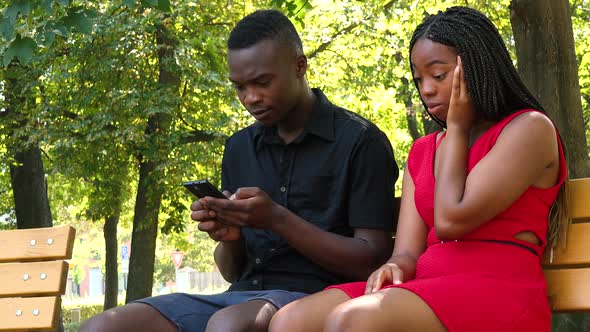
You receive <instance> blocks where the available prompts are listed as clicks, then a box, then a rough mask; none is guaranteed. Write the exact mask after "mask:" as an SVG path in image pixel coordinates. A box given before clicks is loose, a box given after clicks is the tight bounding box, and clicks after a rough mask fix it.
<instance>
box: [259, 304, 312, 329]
mask: <svg viewBox="0 0 590 332" xmlns="http://www.w3.org/2000/svg"><path fill="white" fill-rule="evenodd" d="M304 316H305V314H304V313H303V310H302V308H301V306H300V305H299V302H292V303H289V304H288V305H286V306H284V307H283V308H281V310H279V311H278V312H277V313H276V314H275V315H274V316H273V317H272V320H271V321H270V326H269V328H268V332H282V331H293V332H296V331H303V330H302V328H303V326H301V325H300V324H301V323H302V322H303V319H304Z"/></svg>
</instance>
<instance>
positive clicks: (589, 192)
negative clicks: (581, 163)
mask: <svg viewBox="0 0 590 332" xmlns="http://www.w3.org/2000/svg"><path fill="white" fill-rule="evenodd" d="M568 184H569V195H568V202H569V206H568V210H569V215H570V218H572V219H580V218H588V217H590V178H582V179H571V180H569V183H568Z"/></svg>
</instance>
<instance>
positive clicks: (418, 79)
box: [414, 77, 422, 84]
mask: <svg viewBox="0 0 590 332" xmlns="http://www.w3.org/2000/svg"><path fill="white" fill-rule="evenodd" d="M414 83H416V84H420V83H422V77H414Z"/></svg>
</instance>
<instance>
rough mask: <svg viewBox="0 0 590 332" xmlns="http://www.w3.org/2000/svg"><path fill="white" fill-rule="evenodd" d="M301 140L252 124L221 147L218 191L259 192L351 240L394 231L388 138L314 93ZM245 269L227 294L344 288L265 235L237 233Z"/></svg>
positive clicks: (393, 170)
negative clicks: (366, 232)
mask: <svg viewBox="0 0 590 332" xmlns="http://www.w3.org/2000/svg"><path fill="white" fill-rule="evenodd" d="M313 92H314V93H315V95H316V97H317V98H316V103H315V105H314V108H313V111H312V115H311V116H310V119H309V120H308V122H307V123H306V125H305V127H304V130H303V132H302V134H301V135H300V136H299V137H298V138H296V139H295V140H294V141H293V142H291V143H289V144H285V143H284V141H283V140H282V139H281V138H280V137H279V136H278V134H277V128H275V127H264V126H262V125H261V124H260V123H258V122H257V123H255V124H253V125H251V126H249V127H246V128H244V129H242V130H240V131H238V132H236V133H235V134H234V135H232V136H231V137H230V138H228V139H227V141H226V143H225V151H224V156H223V162H222V188H223V190H229V191H230V192H232V193H233V192H235V191H236V190H237V189H238V188H240V187H259V188H261V189H262V190H264V191H265V192H266V193H267V194H268V195H269V196H270V197H271V198H272V199H273V201H274V202H276V203H278V204H281V205H282V206H284V207H286V208H287V209H289V210H290V211H291V212H293V213H294V214H296V215H298V216H299V217H301V218H302V219H304V220H306V221H307V222H310V223H312V224H314V225H316V226H317V227H319V228H321V229H323V230H326V231H328V232H333V233H336V234H339V235H342V236H349V237H352V236H353V233H354V229H355V228H369V229H379V230H383V231H387V232H391V231H393V228H394V223H395V222H396V221H395V220H394V202H393V200H394V185H395V181H396V180H397V177H398V174H399V170H398V167H397V165H396V162H395V159H394V157H393V149H392V147H391V143H390V142H389V139H388V138H387V136H386V135H385V134H384V133H383V132H382V131H381V130H379V128H377V126H375V125H374V124H373V123H371V122H370V121H368V120H366V119H364V118H362V117H361V116H359V115H357V114H355V113H352V112H350V111H348V110H345V109H343V108H341V107H337V106H335V105H334V104H332V103H331V102H330V101H329V100H328V99H327V98H326V96H325V95H324V94H323V93H322V91H320V90H319V89H313ZM242 237H243V240H244V243H245V247H246V252H247V263H246V266H245V268H244V270H243V272H242V274H241V276H240V277H239V278H238V280H236V281H235V282H233V284H232V286H231V288H230V290H263V289H264V290H265V289H284V290H289V291H298V292H306V293H313V292H317V291H320V290H322V289H323V288H325V287H326V286H328V285H332V284H337V283H342V282H347V281H351V280H347V279H345V278H343V277H342V276H339V275H337V274H335V273H333V272H330V271H328V270H326V269H324V268H322V267H321V266H319V265H317V264H315V263H314V262H312V261H311V260H309V259H308V258H306V257H305V256H303V255H301V254H300V253H298V252H297V251H296V250H295V249H294V248H292V247H291V246H290V245H289V243H287V242H286V241H285V240H283V239H282V238H281V237H279V236H278V235H277V234H275V233H273V232H272V231H270V230H261V229H253V228H248V227H243V228H242Z"/></svg>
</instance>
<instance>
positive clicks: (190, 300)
mask: <svg viewBox="0 0 590 332" xmlns="http://www.w3.org/2000/svg"><path fill="white" fill-rule="evenodd" d="M305 295H307V294H304V293H296V292H287V291H283V290H268V291H236V292H224V293H220V294H212V295H191V294H185V293H174V294H168V295H161V296H155V297H150V298H145V299H141V300H138V301H137V302H140V303H145V304H149V305H150V306H152V307H154V308H155V309H156V310H158V311H159V312H160V313H161V314H162V315H163V316H165V317H166V318H167V319H168V320H170V321H171V322H172V323H174V324H175V325H176V326H177V327H178V330H179V331H180V332H202V331H205V328H206V326H207V322H208V321H209V319H210V318H211V316H213V314H215V313H216V312H217V311H219V310H221V309H223V308H227V307H229V306H232V305H236V304H241V303H245V302H248V301H252V300H264V301H267V302H269V303H271V304H272V305H273V306H275V307H277V309H279V308H281V307H282V306H284V305H286V304H288V303H290V302H292V301H295V300H297V299H299V298H302V297H303V296H305Z"/></svg>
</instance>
